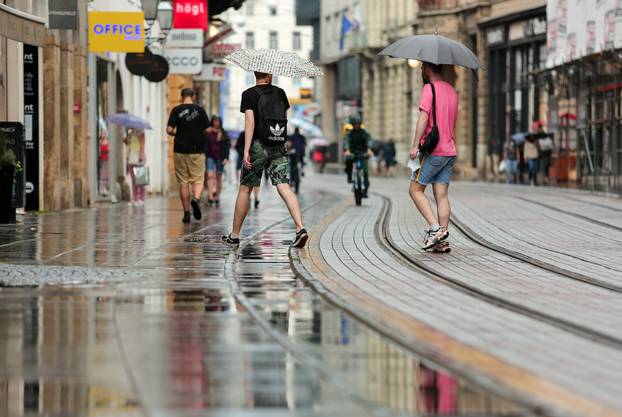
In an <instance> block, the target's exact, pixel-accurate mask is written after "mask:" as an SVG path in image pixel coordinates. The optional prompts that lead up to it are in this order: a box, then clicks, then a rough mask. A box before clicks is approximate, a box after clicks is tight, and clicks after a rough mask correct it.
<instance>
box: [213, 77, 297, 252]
mask: <svg viewBox="0 0 622 417" xmlns="http://www.w3.org/2000/svg"><path fill="white" fill-rule="evenodd" d="M255 79H256V85H255V86H254V87H251V88H249V89H248V90H246V91H244V93H242V104H241V106H240V111H241V112H242V113H244V118H245V129H244V132H245V141H244V151H243V155H242V158H243V161H242V173H241V178H240V190H239V192H238V197H237V200H236V203H235V213H234V216H233V230H232V231H231V233H230V234H229V235H228V236H223V238H222V240H223V242H224V243H225V244H227V245H229V246H231V247H238V246H239V244H240V231H241V229H242V225H243V223H244V219H245V218H246V215H247V214H248V209H249V206H250V198H251V193H252V192H253V188H254V187H258V186H259V185H260V183H261V177H262V174H263V172H264V171H266V172H267V173H268V176H269V177H270V181H271V182H272V184H273V185H274V186H275V187H276V189H277V191H278V193H279V195H280V196H281V198H282V199H283V201H284V202H285V204H286V205H287V208H288V209H289V213H290V214H291V216H292V219H293V220H294V223H295V225H296V236H295V238H294V241H293V242H292V246H294V247H297V248H303V247H304V246H305V244H306V243H307V240H308V239H309V235H308V233H307V231H306V230H305V228H304V226H303V224H302V214H301V211H300V206H299V205H298V199H297V198H296V195H295V194H294V193H293V191H292V190H291V188H290V187H289V159H288V157H287V149H286V147H285V141H286V138H287V109H288V108H289V101H288V100H287V95H286V94H285V91H283V90H282V89H281V88H279V87H277V86H274V85H272V75H271V74H266V73H261V72H255Z"/></svg>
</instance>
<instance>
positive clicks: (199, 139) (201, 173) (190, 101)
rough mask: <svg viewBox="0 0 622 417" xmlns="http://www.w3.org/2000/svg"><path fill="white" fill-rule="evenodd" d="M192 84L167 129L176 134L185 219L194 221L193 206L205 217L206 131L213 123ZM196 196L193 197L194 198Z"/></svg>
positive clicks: (196, 214)
mask: <svg viewBox="0 0 622 417" xmlns="http://www.w3.org/2000/svg"><path fill="white" fill-rule="evenodd" d="M194 98H195V94H194V91H193V90H192V89H191V88H184V89H182V90H181V101H182V102H181V104H180V105H178V106H176V107H175V108H173V110H171V114H170V116H169V119H168V124H167V127H166V132H167V133H168V134H169V135H174V136H175V142H174V145H173V162H174V163H175V176H176V177H177V182H178V183H179V198H180V199H181V204H182V206H183V209H184V217H183V219H182V221H183V222H184V223H190V207H192V214H193V216H194V218H195V219H196V220H201V206H200V199H201V194H202V193H203V182H204V181H205V146H206V145H205V142H206V138H205V133H207V129H208V128H209V127H210V123H209V117H207V113H206V112H205V110H204V109H203V107H201V106H199V105H197V104H195V103H194ZM191 197H192V199H191Z"/></svg>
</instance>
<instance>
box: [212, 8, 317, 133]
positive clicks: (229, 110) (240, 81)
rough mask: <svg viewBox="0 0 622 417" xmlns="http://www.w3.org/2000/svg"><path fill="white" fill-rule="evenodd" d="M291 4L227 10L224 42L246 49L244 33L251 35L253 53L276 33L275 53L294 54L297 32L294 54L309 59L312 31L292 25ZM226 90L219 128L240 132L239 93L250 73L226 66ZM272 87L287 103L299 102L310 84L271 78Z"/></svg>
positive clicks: (248, 83)
mask: <svg viewBox="0 0 622 417" xmlns="http://www.w3.org/2000/svg"><path fill="white" fill-rule="evenodd" d="M294 3H295V0H246V2H245V3H244V6H243V7H242V8H241V9H239V10H229V11H227V12H226V13H224V14H223V20H225V21H227V22H230V23H232V24H233V29H234V31H235V34H234V35H232V36H230V37H229V38H227V40H226V42H227V43H233V44H238V43H239V44H241V46H242V48H246V47H247V45H246V33H247V32H252V33H254V38H255V45H254V49H260V48H269V39H270V32H271V31H275V32H277V37H278V49H280V50H286V51H293V50H294V45H293V43H294V32H300V37H301V48H300V50H297V51H294V52H296V53H297V54H298V55H300V56H302V57H304V58H307V59H308V58H309V57H310V53H311V50H312V49H313V37H312V35H313V29H312V28H311V27H310V26H298V25H296V13H295V4H294ZM271 6H274V7H276V16H272V15H271V14H270V7H271ZM228 71H229V82H228V83H226V84H225V85H227V87H228V88H226V89H225V91H223V93H224V95H225V97H223V99H222V103H223V105H222V106H221V108H222V110H223V114H222V117H223V125H224V127H225V129H227V130H230V131H241V130H243V129H244V116H243V115H242V113H240V99H241V97H242V92H243V91H244V90H246V89H247V88H249V87H252V86H253V85H254V84H255V78H254V76H253V74H252V73H250V72H247V71H244V70H242V69H241V68H238V67H236V66H233V65H229V66H228ZM273 83H274V84H275V85H278V86H279V87H281V88H283V89H284V90H285V92H286V93H287V97H288V98H289V100H290V101H293V100H295V99H298V98H300V88H313V80H311V79H301V80H294V79H291V78H285V77H275V79H274V80H273Z"/></svg>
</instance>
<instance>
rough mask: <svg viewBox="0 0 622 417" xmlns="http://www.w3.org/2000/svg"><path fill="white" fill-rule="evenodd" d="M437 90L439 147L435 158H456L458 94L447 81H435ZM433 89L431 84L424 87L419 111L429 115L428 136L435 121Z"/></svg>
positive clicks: (435, 151) (435, 150) (434, 154)
mask: <svg viewBox="0 0 622 417" xmlns="http://www.w3.org/2000/svg"><path fill="white" fill-rule="evenodd" d="M434 88H435V89H436V126H437V127H438V136H439V138H438V145H437V146H436V149H434V152H432V155H433V156H456V137H455V136H454V129H455V127H456V117H457V116H458V94H457V93H456V90H454V88H453V87H452V86H451V84H449V83H447V82H445V81H434ZM431 109H432V87H431V86H430V84H426V85H424V86H423V91H422V92H421V101H420V102H419V110H421V111H424V112H426V113H427V114H428V115H429V118H428V128H427V129H426V132H425V133H426V135H427V134H428V133H429V132H430V131H431V130H432V126H433V125H434V119H433V118H432V113H431Z"/></svg>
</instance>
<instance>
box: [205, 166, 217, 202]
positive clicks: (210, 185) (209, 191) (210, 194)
mask: <svg viewBox="0 0 622 417" xmlns="http://www.w3.org/2000/svg"><path fill="white" fill-rule="evenodd" d="M214 175H215V174H214V172H213V171H208V173H207V181H206V182H207V199H208V200H211V199H212V197H213V194H214Z"/></svg>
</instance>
